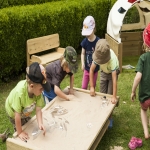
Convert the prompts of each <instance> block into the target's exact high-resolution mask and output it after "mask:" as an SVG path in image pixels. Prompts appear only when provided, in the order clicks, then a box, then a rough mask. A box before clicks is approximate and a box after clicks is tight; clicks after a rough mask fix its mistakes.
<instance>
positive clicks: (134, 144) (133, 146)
mask: <svg viewBox="0 0 150 150" xmlns="http://www.w3.org/2000/svg"><path fill="white" fill-rule="evenodd" d="M128 146H129V148H130V150H135V149H136V148H137V147H141V146H142V139H140V138H136V137H132V138H131V140H130V142H129V144H128Z"/></svg>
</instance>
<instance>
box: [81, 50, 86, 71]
mask: <svg viewBox="0 0 150 150" xmlns="http://www.w3.org/2000/svg"><path fill="white" fill-rule="evenodd" d="M84 57H85V49H84V48H82V52H81V69H82V71H83V70H84V67H85V64H84Z"/></svg>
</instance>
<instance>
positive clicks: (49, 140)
mask: <svg viewBox="0 0 150 150" xmlns="http://www.w3.org/2000/svg"><path fill="white" fill-rule="evenodd" d="M68 88H69V87H66V88H65V90H64V91H65V92H67V91H68ZM74 90H75V92H74V94H75V98H74V99H73V100H71V101H64V100H62V99H60V98H58V97H56V98H55V99H53V100H52V101H51V102H50V103H48V104H47V105H46V106H45V107H44V108H43V109H42V111H43V122H44V125H45V128H46V135H45V136H43V131H40V130H38V128H37V120H36V117H35V116H34V117H33V118H32V119H31V120H30V121H29V122H28V123H27V124H25V125H24V126H23V130H24V131H26V132H27V133H28V135H29V137H30V138H29V140H28V141H27V142H24V141H21V140H20V139H19V138H18V137H17V136H16V133H14V135H13V136H14V137H13V138H8V139H7V150H94V149H96V147H97V145H98V143H99V142H100V140H101V138H102V136H103V135H104V133H105V131H106V130H107V128H108V125H109V119H108V118H109V117H110V115H111V113H112V111H113V109H114V108H115V106H116V104H112V103H111V101H110V100H111V97H112V95H108V94H103V93H99V92H96V96H95V97H91V96H90V94H89V91H88V90H83V89H79V88H74ZM104 96H105V97H106V98H104ZM118 100H119V97H117V101H118Z"/></svg>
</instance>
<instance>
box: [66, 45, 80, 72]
mask: <svg viewBox="0 0 150 150" xmlns="http://www.w3.org/2000/svg"><path fill="white" fill-rule="evenodd" d="M64 58H65V59H66V61H67V62H68V66H69V69H70V71H71V72H73V73H76V72H77V70H78V62H77V52H76V50H75V49H74V48H73V47H72V46H67V47H66V48H65V52H64Z"/></svg>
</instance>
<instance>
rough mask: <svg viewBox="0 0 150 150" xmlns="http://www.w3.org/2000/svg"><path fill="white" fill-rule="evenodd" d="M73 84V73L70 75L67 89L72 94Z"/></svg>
mask: <svg viewBox="0 0 150 150" xmlns="http://www.w3.org/2000/svg"><path fill="white" fill-rule="evenodd" d="M73 84H74V75H72V76H70V89H69V94H74V92H73Z"/></svg>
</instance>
